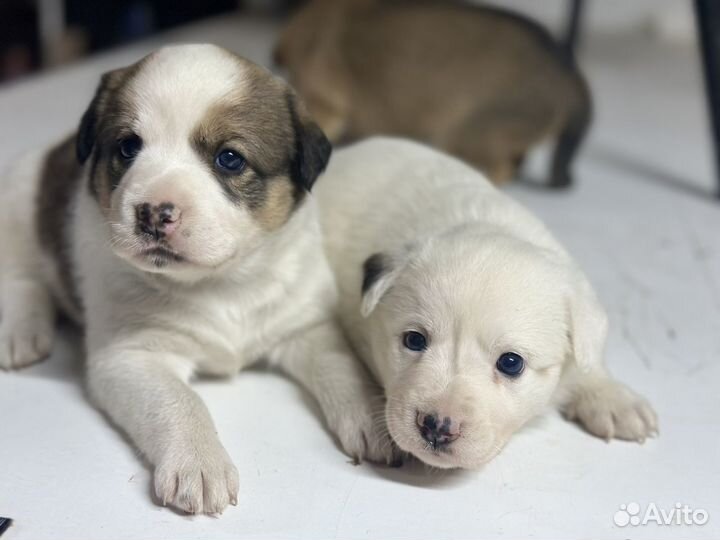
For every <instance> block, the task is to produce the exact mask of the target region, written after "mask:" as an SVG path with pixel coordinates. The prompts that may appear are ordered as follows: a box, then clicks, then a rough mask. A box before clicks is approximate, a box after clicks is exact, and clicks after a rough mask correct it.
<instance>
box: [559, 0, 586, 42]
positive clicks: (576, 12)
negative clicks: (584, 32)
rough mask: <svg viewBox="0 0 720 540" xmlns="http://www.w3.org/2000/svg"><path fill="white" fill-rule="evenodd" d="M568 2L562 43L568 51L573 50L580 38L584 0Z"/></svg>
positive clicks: (570, 0)
mask: <svg viewBox="0 0 720 540" xmlns="http://www.w3.org/2000/svg"><path fill="white" fill-rule="evenodd" d="M569 4H570V6H569V9H568V14H567V22H566V23H565V36H564V39H563V40H564V43H563V45H565V47H566V49H567V50H568V51H570V52H575V51H576V50H577V46H578V41H579V40H580V24H581V21H582V13H583V9H584V7H585V0H569Z"/></svg>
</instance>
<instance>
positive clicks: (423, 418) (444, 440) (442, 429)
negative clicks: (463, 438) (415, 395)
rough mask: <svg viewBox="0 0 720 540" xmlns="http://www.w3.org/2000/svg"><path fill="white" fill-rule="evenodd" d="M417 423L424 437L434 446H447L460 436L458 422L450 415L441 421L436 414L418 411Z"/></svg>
mask: <svg viewBox="0 0 720 540" xmlns="http://www.w3.org/2000/svg"><path fill="white" fill-rule="evenodd" d="M417 425H418V429H419V430H420V435H422V438H423V439H425V440H426V441H427V442H428V443H430V445H431V446H432V447H433V448H441V447H443V446H447V445H448V444H450V443H451V442H453V441H454V440H455V439H457V438H458V437H459V436H460V431H459V430H458V426H457V424H454V423H453V421H452V418H450V417H449V416H445V417H443V419H442V421H440V419H439V418H438V416H437V415H436V414H424V413H418V416H417Z"/></svg>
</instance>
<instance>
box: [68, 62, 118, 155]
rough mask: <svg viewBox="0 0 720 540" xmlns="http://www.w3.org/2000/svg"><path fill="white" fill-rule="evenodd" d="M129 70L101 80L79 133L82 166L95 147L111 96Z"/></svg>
mask: <svg viewBox="0 0 720 540" xmlns="http://www.w3.org/2000/svg"><path fill="white" fill-rule="evenodd" d="M131 67H132V66H131ZM129 69H130V68H120V69H116V70H113V71H109V72H107V73H105V74H104V75H103V76H102V77H101V78H100V84H98V86H97V89H96V90H95V96H94V97H93V99H92V101H91V102H90V105H89V106H88V108H87V110H86V111H85V113H84V114H83V116H82V119H81V120H80V127H79V128H78V132H77V138H76V142H75V151H76V154H77V159H78V161H79V162H80V164H81V165H82V164H83V163H85V162H86V161H87V159H88V158H89V157H90V154H92V151H93V148H94V147H95V139H96V138H97V135H98V125H99V123H100V119H101V118H102V115H103V114H104V113H105V110H106V108H107V104H108V100H109V99H110V95H111V94H112V92H113V91H114V90H115V89H116V88H117V87H118V86H119V84H120V83H121V81H122V80H123V79H124V77H125V74H126V73H127V72H128V70H129Z"/></svg>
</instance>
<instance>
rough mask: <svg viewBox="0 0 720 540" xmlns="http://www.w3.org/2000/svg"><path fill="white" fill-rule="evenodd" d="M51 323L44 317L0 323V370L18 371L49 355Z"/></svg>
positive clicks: (51, 339)
mask: <svg viewBox="0 0 720 540" xmlns="http://www.w3.org/2000/svg"><path fill="white" fill-rule="evenodd" d="M53 333H54V328H53V322H52V321H50V320H48V319H47V318H45V317H38V318H31V319H27V320H23V321H13V320H11V319H3V321H2V322H0V369H18V368H22V367H25V366H28V365H30V364H33V363H35V362H38V361H40V360H43V359H44V358H47V357H48V356H49V355H50V350H51V349H52V341H53Z"/></svg>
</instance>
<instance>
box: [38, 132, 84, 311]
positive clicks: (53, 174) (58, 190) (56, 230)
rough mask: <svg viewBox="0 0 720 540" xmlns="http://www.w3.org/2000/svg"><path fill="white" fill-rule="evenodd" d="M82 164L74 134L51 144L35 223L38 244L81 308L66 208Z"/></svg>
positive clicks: (73, 192)
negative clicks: (77, 153)
mask: <svg viewBox="0 0 720 540" xmlns="http://www.w3.org/2000/svg"><path fill="white" fill-rule="evenodd" d="M81 175H82V168H81V166H80V164H79V163H78V161H77V159H76V157H75V136H74V135H73V136H70V137H67V138H66V139H65V140H63V141H62V142H61V143H60V144H58V145H56V146H55V147H53V148H51V149H50V151H49V152H48V154H47V156H46V158H45V163H44V164H43V168H42V171H41V173H40V183H39V185H38V191H37V203H36V211H37V213H36V216H35V225H36V227H37V234H38V239H39V241H40V246H41V247H42V248H43V249H45V250H46V251H47V252H48V253H49V254H50V255H51V256H52V257H53V258H54V259H55V261H56V263H57V268H58V274H59V276H60V281H61V283H62V286H63V288H64V289H65V291H66V293H67V295H68V297H69V299H70V301H71V302H72V303H73V307H74V308H75V309H76V310H78V311H79V310H80V301H79V300H78V295H77V291H76V289H75V283H74V280H73V277H72V257H71V252H70V249H71V248H70V231H68V224H69V223H70V215H69V209H70V204H71V203H72V201H73V198H74V196H75V193H76V192H77V189H78V186H79V184H80V179H81Z"/></svg>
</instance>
